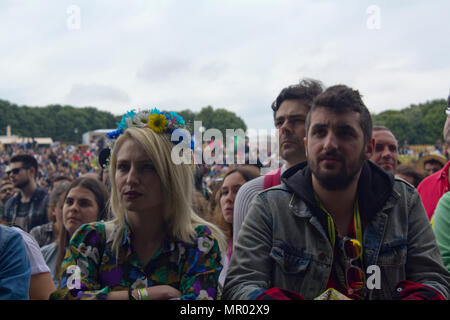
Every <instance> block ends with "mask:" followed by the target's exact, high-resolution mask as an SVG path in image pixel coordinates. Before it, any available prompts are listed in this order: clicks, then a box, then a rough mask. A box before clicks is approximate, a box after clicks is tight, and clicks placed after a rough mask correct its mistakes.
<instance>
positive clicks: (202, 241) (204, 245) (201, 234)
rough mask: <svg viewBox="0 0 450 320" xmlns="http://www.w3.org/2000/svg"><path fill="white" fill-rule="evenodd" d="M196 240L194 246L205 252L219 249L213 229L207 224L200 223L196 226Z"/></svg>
mask: <svg viewBox="0 0 450 320" xmlns="http://www.w3.org/2000/svg"><path fill="white" fill-rule="evenodd" d="M195 234H196V239H195V240H196V241H195V244H194V246H195V247H196V248H197V249H198V250H200V251H201V252H203V253H205V254H206V253H208V252H209V251H211V250H217V249H218V243H217V240H216V238H215V237H214V235H213V234H212V232H211V230H210V229H209V227H208V226H206V225H198V226H197V227H196V228H195Z"/></svg>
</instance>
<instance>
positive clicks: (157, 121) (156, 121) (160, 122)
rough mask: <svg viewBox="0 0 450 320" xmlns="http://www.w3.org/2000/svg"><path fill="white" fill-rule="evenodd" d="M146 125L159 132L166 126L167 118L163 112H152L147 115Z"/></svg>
mask: <svg viewBox="0 0 450 320" xmlns="http://www.w3.org/2000/svg"><path fill="white" fill-rule="evenodd" d="M147 126H148V127H149V128H150V129H152V130H153V131H155V132H156V133H161V132H163V131H164V129H166V127H167V119H166V117H165V116H164V115H163V114H157V113H154V114H152V115H150V116H149V117H148V122H147Z"/></svg>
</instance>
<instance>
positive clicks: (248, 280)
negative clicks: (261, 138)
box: [223, 165, 450, 299]
mask: <svg viewBox="0 0 450 320" xmlns="http://www.w3.org/2000/svg"><path fill="white" fill-rule="evenodd" d="M370 166H372V165H370ZM366 170H371V168H369V169H367V168H366ZM387 190H388V197H387V200H386V201H385V202H384V204H382V205H381V206H380V207H379V209H376V210H375V211H374V212H373V213H372V214H371V216H370V219H368V220H367V221H366V223H365V227H364V232H363V261H364V267H365V269H366V268H368V267H369V266H377V267H379V270H380V276H381V278H380V288H379V289H376V288H372V289H368V288H365V289H364V292H363V297H364V298H365V299H392V297H393V294H394V293H395V290H396V286H397V284H398V283H399V282H400V281H402V280H410V281H413V282H417V283H421V284H424V285H427V286H429V287H431V288H433V289H435V290H437V291H439V292H440V293H442V295H443V296H444V297H445V298H446V299H448V298H449V297H450V273H449V272H448V271H447V270H446V268H445V267H444V266H443V263H442V260H441V257H440V254H439V250H438V247H437V245H436V242H435V238H434V234H433V232H432V229H431V227H430V223H429V221H428V218H427V215H426V213H425V210H424V208H423V205H422V202H421V200H420V197H419V194H418V193H417V191H416V190H415V189H414V188H413V187H412V186H411V185H409V184H407V183H406V182H404V181H403V180H397V179H395V181H393V184H392V188H388V189H387ZM372 196H373V197H375V196H376V195H374V194H373V195H372ZM366 211H370V210H368V209H367V210H366ZM323 225H324V224H323V223H321V222H320V219H319V216H318V215H317V214H316V213H315V211H314V210H311V205H310V204H309V203H308V201H305V199H302V198H301V197H299V196H298V194H296V193H294V192H293V191H292V190H291V189H290V188H288V186H287V185H286V184H285V183H282V184H281V185H280V186H277V187H273V188H271V189H268V190H265V191H263V192H261V193H260V194H259V195H258V196H257V197H255V199H254V200H253V202H252V205H251V207H250V210H249V212H248V215H247V217H246V218H245V221H244V223H243V225H242V228H241V230H240V232H239V236H238V239H237V242H236V244H235V247H234V250H233V256H232V258H231V261H230V266H229V269H228V274H227V278H226V281H225V287H224V295H223V298H224V299H255V298H256V297H257V296H258V295H259V294H260V293H262V292H264V291H265V290H267V289H269V288H272V287H280V288H282V289H288V290H292V291H295V292H298V293H299V294H301V295H302V296H303V297H304V298H305V299H314V298H315V297H317V296H319V295H320V294H321V293H323V292H324V291H325V290H326V286H327V282H328V278H329V276H330V273H331V268H332V262H333V250H332V247H331V244H330V241H329V239H328V232H327V230H326V229H325V228H324V227H323ZM368 276H370V275H368Z"/></svg>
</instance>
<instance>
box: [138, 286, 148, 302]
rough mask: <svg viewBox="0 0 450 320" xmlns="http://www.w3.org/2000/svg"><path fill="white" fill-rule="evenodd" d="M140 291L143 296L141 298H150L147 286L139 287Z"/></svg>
mask: <svg viewBox="0 0 450 320" xmlns="http://www.w3.org/2000/svg"><path fill="white" fill-rule="evenodd" d="M138 292H139V295H140V297H141V299H140V300H148V299H149V296H148V291H147V288H139V289H138Z"/></svg>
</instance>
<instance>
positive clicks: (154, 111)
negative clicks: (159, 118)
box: [151, 108, 161, 114]
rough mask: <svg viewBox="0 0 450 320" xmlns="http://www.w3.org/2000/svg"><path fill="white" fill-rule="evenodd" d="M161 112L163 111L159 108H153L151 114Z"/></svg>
mask: <svg viewBox="0 0 450 320" xmlns="http://www.w3.org/2000/svg"><path fill="white" fill-rule="evenodd" d="M155 113H156V114H161V111H159V110H158V109H157V108H153V109H152V112H151V114H155Z"/></svg>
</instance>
